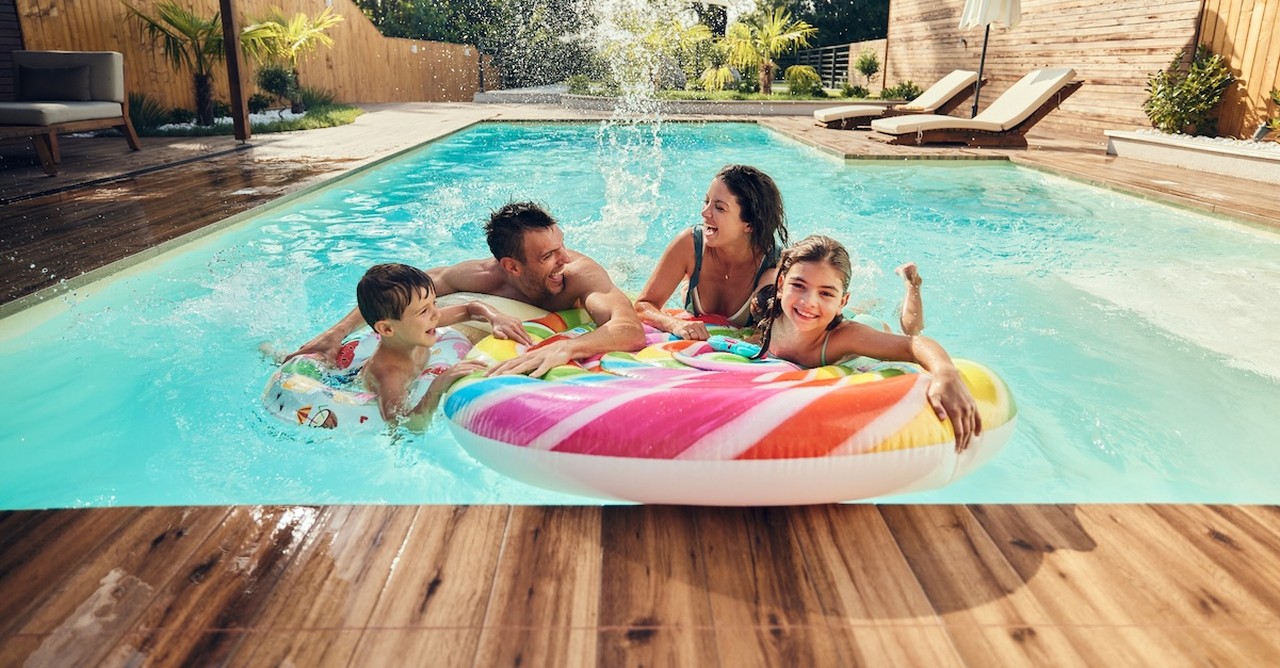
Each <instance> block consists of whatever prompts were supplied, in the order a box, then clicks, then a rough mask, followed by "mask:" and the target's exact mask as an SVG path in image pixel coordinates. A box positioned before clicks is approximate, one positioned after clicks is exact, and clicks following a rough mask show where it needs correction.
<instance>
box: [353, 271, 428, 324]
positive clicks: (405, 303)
mask: <svg viewBox="0 0 1280 668" xmlns="http://www.w3.org/2000/svg"><path fill="white" fill-rule="evenodd" d="M419 290H426V291H427V294H428V295H430V294H432V293H434V292H435V291H436V286H435V284H434V283H432V282H431V277H430V276H428V275H427V272H425V271H423V270H421V269H419V268H417V267H411V266H409V265H407V264H400V263H398V262H391V263H387V264H377V265H374V266H372V267H369V271H366V272H364V277H363V278H361V279H360V283H359V284H358V285H356V304H357V305H358V306H359V307H360V315H361V316H363V317H364V321H365V322H367V323H369V326H370V327H373V325H374V324H375V323H377V322H378V321H379V320H399V319H400V318H401V317H403V316H404V310H405V309H407V308H409V302H411V301H413V298H414V297H416V296H418V291H419Z"/></svg>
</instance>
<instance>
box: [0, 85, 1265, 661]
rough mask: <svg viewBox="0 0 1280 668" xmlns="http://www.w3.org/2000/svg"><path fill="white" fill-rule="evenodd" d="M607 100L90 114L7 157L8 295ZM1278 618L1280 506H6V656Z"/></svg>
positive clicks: (833, 649)
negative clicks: (118, 120)
mask: <svg viewBox="0 0 1280 668" xmlns="http://www.w3.org/2000/svg"><path fill="white" fill-rule="evenodd" d="M598 118H600V115H598V114H597V115H590V114H585V113H576V112H566V111H565V110H563V109H560V108H558V107H544V106H538V105H475V104H442V105H431V104H422V105H380V106H377V107H371V108H370V113H368V114H366V115H365V116H363V117H361V119H359V120H358V121H357V123H355V124H353V125H352V126H346V127H343V128H332V129H329V130H323V131H313V132H307V133H296V134H290V135H266V136H261V137H255V138H254V139H253V141H252V142H251V146H250V147H246V148H240V147H238V146H237V145H236V143H235V142H234V141H232V140H230V139H229V138H211V139H199V140H190V139H172V140H163V141H162V140H149V139H146V138H144V139H143V145H144V149H143V151H141V152H139V153H133V154H126V153H124V152H123V151H122V150H120V147H119V145H118V144H119V140H118V139H115V140H95V139H84V140H79V139H74V138H68V139H66V140H64V142H63V153H64V162H63V168H62V173H61V175H60V176H59V177H55V178H46V177H45V176H44V175H43V172H39V174H38V175H37V174H34V173H29V172H32V171H36V172H38V171H39V166H38V163H37V164H35V165H26V164H21V165H19V164H16V163H19V162H21V161H22V160H24V159H25V158H24V157H23V155H22V154H21V153H20V152H18V153H5V154H2V155H5V156H16V157H6V158H4V160H3V163H2V164H3V166H4V169H3V170H0V200H3V201H4V202H5V203H3V204H0V217H2V218H3V222H0V229H3V230H4V232H3V234H0V250H3V251H4V252H3V256H2V258H0V259H3V260H4V261H3V262H0V302H3V303H7V304H8V308H10V309H11V310H12V309H14V308H15V307H19V306H21V305H23V302H24V301H29V299H30V298H28V299H27V300H23V299H21V298H22V297H24V296H27V295H33V294H37V293H38V291H40V290H45V289H48V288H50V287H52V286H57V285H58V281H60V280H62V279H65V278H70V279H71V282H70V284H71V285H74V284H75V283H76V281H78V280H87V279H88V278H92V277H93V276H95V275H100V274H101V273H106V272H110V271H114V270H115V269H116V268H118V267H119V266H121V264H127V263H130V262H133V261H134V259H136V258H138V257H140V255H141V254H145V253H147V252H149V250H148V249H155V248H157V247H160V246H162V245H163V244H166V243H171V242H174V241H175V240H177V241H182V240H184V239H185V237H183V235H186V234H190V233H199V232H200V231H202V230H208V229H212V228H215V227H216V226H218V225H219V224H221V223H222V221H224V220H226V219H227V218H229V217H231V216H234V215H236V214H239V213H242V212H245V211H248V210H250V209H252V208H253V207H255V206H258V205H262V204H265V203H269V202H271V201H274V200H276V199H278V198H280V197H283V196H288V195H290V194H294V193H298V192H301V191H303V190H305V189H306V188H308V187H311V186H313V185H315V184H318V183H321V182H323V181H325V180H327V179H329V178H332V177H333V176H335V175H338V174H341V173H344V172H346V171H347V170H350V169H352V168H355V167H358V166H361V165H366V164H370V163H372V162H375V161H377V160H380V159H382V158H384V157H386V156H388V155H391V154H393V153H395V152H397V151H400V150H405V149H408V148H411V147H413V146H416V145H417V144H419V143H421V142H423V141H427V140H429V139H432V138H435V137H439V136H443V135H445V134H448V133H450V132H453V131H456V130H457V129H460V128H462V127H466V126H467V125H469V124H471V123H474V122H478V121H481V120H527V121H544V120H557V121H558V120H595V119H598ZM691 120H692V119H691ZM726 120H758V122H760V123H761V124H762V125H766V126H768V127H771V128H774V129H776V130H778V131H780V132H783V133H785V134H787V135H788V136H792V137H794V138H796V139H797V140H799V141H805V142H808V143H812V144H814V145H819V146H822V147H823V148H824V150H827V151H830V152H834V153H837V154H840V155H843V156H848V157H849V159H862V158H875V159H904V158H910V157H913V156H927V157H932V158H938V157H944V156H945V157H952V158H957V159H1009V160H1012V161H1013V162H1015V164H1020V165H1024V166H1028V167H1033V168H1038V169H1045V170H1047V171H1051V172H1054V173H1059V174H1064V175H1066V176H1068V177H1070V178H1077V179H1080V180H1084V181H1087V182H1091V183H1096V184H1097V185H1101V186H1104V187H1109V188H1116V189H1122V190H1129V191H1133V192H1136V193H1137V194H1139V195H1141V196H1145V197H1151V198H1153V199H1158V200H1161V201H1170V202H1172V203H1175V204H1177V205H1180V206H1185V207H1188V208H1196V209H1199V210H1204V211H1208V212H1210V213H1218V214H1221V215H1226V216H1230V217H1233V218H1235V219H1238V220H1245V221H1248V222H1251V223H1255V224H1259V225H1261V226H1269V227H1270V228H1272V229H1273V230H1274V229H1280V212H1277V210H1276V207H1275V204H1274V194H1273V193H1270V192H1269V191H1260V190H1259V189H1256V188H1254V189H1252V191H1251V192H1250V191H1249V189H1247V188H1243V187H1240V185H1239V184H1238V182H1235V180H1232V179H1228V178H1225V177H1215V176H1214V175H1206V174H1202V173H1198V172H1185V171H1183V170H1177V169H1174V168H1163V167H1158V166H1153V165H1150V164H1147V163H1136V162H1131V161H1126V160H1125V159H1123V158H1116V157H1114V156H1106V155H1105V141H1104V140H1103V139H1102V138H1099V139H1098V141H1097V143H1096V145H1095V144H1094V143H1092V141H1091V140H1090V139H1088V138H1057V137H1053V138H1050V137H1036V136H1034V135H1033V136H1032V138H1031V139H1032V148H1031V149H1030V150H1026V151H1017V152H1014V151H1007V150H992V149H981V150H969V149H954V148H907V147H887V146H883V145H878V144H875V143H874V142H870V141H866V140H865V138H863V137H862V136H861V135H862V134H863V133H857V132H845V131H837V130H822V129H820V128H815V127H812V125H811V121H809V120H808V119H805V118H787V117H783V118H771V119H726ZM108 144H109V145H108ZM1266 234H1273V232H1267V233H1266ZM42 269H49V270H50V271H49V272H44V271H42ZM84 272H96V273H91V274H89V275H88V276H87V277H85V278H81V277H82V276H83V275H84ZM49 273H54V274H56V275H55V276H53V277H50V276H48V274H49ZM1240 280H1241V281H1246V280H1249V279H1248V277H1240ZM45 294H46V295H47V294H50V293H45ZM1249 294H1252V293H1249ZM1254 306H1255V307H1256V308H1258V311H1259V312H1260V314H1259V316H1258V317H1261V318H1277V317H1280V314H1278V313H1277V312H1276V311H1280V309H1271V308H1266V304H1256V305H1254ZM1269 331H1272V332H1274V331H1280V328H1275V329H1271V330H1269ZM36 445H38V446H40V447H50V446H56V444H36ZM1278 638H1280V510H1277V508H1274V507H1237V506H1201V505H1168V506H1164V505H1148V504H1137V505H1079V506H1073V505H963V506H894V505H884V506H876V505H851V506H814V507H805V508H776V509H709V508H680V507H662V506H645V507H631V506H611V507H599V506H565V507H510V506H354V507H353V506H301V507H299V506H288V507H284V506H253V507H240V506H236V507H178V508H105V509H76V510H51V511H0V665H23V664H31V665H98V664H102V665H133V664H146V665H161V666H163V665H207V664H227V665H288V664H292V665H321V666H328V665H395V664H403V663H412V662H415V661H416V662H431V663H434V664H439V665H483V666H489V665H498V664H514V663H523V664H526V665H607V666H613V665H620V664H626V665H633V664H646V665H721V664H723V665H860V664H873V665H877V664H895V665H920V664H929V665H935V664H936V665H948V666H952V665H954V666H964V665H974V666H984V665H991V664H998V665H1010V664H1014V665H1055V666H1057V665H1101V664H1106V665H1143V666H1146V665H1183V664H1187V665H1206V664H1216V665H1267V664H1270V663H1274V662H1275V660H1276V659H1277V658H1278V657H1280V640H1278Z"/></svg>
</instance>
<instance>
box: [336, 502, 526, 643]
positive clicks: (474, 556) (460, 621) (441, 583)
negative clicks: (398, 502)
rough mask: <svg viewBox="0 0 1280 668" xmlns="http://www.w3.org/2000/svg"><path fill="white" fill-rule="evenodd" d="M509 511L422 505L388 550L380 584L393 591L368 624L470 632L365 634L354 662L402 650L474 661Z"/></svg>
mask: <svg viewBox="0 0 1280 668" xmlns="http://www.w3.org/2000/svg"><path fill="white" fill-rule="evenodd" d="M510 512H511V510H510V509H509V508H507V507H504V506H423V507H421V508H418V509H417V512H416V515H415V517H414V519H413V526H412V528H411V529H410V530H409V532H408V535H407V537H406V538H405V539H404V542H403V544H402V545H401V546H399V548H398V549H396V550H395V551H394V553H391V554H390V555H389V556H394V557H395V560H394V563H392V565H391V570H390V574H389V576H388V577H387V578H386V582H385V585H384V586H383V587H382V591H384V592H386V593H387V594H388V595H385V596H381V597H380V598H379V600H378V603H377V606H376V607H375V608H374V610H373V614H372V615H371V616H370V617H369V622H368V626H370V627H373V628H380V629H392V628H402V629H431V630H434V629H452V630H459V631H461V630H465V633H464V632H451V633H449V634H445V635H436V634H433V633H421V634H414V633H401V634H392V635H387V636H379V637H372V636H370V637H362V638H361V640H360V644H359V647H357V648H356V652H355V655H354V657H353V659H352V660H353V661H354V662H355V665H378V664H382V663H385V661H386V660H387V659H389V658H394V657H404V656H433V657H435V659H436V660H438V661H440V662H441V663H442V664H445V665H457V664H460V663H469V662H471V661H472V660H474V657H475V656H476V651H477V647H478V645H479V643H480V636H481V627H482V624H483V623H484V620H485V617H486V614H487V612H488V609H489V606H490V603H489V602H490V600H491V598H492V588H493V586H494V578H495V577H496V574H495V570H494V569H495V567H496V565H497V563H498V558H499V554H500V553H501V551H502V550H503V547H504V546H503V543H504V527H505V526H506V524H507V521H508V515H509V514H510ZM391 547H393V546H388V549H390V548H391ZM439 638H448V639H450V642H449V643H448V644H441V643H440V642H438V639H439ZM389 641H390V642H391V644H388V642H389Z"/></svg>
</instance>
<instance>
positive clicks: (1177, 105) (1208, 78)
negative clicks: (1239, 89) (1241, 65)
mask: <svg viewBox="0 0 1280 668" xmlns="http://www.w3.org/2000/svg"><path fill="white" fill-rule="evenodd" d="M1185 55H1186V53H1185V51H1179V52H1178V55H1176V56H1174V58H1173V62H1171V63H1169V67H1168V68H1167V69H1164V70H1161V71H1159V72H1156V73H1155V74H1153V75H1151V78H1149V79H1147V94H1148V97H1147V101H1146V102H1143V103H1142V110H1143V111H1144V112H1146V114H1147V118H1149V119H1151V125H1152V126H1153V127H1155V128H1156V129H1158V130H1161V131H1163V132H1168V133H1173V134H1177V133H1183V134H1188V135H1194V134H1209V135H1212V134H1216V132H1217V129H1216V127H1214V126H1215V125H1216V124H1217V118H1215V116H1214V112H1215V111H1216V110H1217V108H1218V103H1219V102H1221V101H1222V94H1223V93H1224V92H1225V91H1226V90H1227V86H1230V85H1231V82H1233V81H1235V77H1234V76H1233V75H1232V74H1231V70H1230V69H1228V68H1227V63H1226V61H1224V60H1223V59H1222V56H1219V55H1218V54H1216V53H1214V52H1212V51H1210V50H1209V47H1207V46H1205V45H1203V44H1201V45H1200V46H1198V47H1196V52H1195V55H1194V57H1192V59H1191V62H1190V63H1186V64H1184V62H1183V61H1184V56H1185Z"/></svg>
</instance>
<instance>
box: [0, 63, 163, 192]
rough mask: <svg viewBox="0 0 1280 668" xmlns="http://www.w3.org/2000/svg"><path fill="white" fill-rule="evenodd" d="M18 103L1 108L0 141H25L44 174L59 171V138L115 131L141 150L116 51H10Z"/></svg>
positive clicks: (11, 103) (0, 103)
mask: <svg viewBox="0 0 1280 668" xmlns="http://www.w3.org/2000/svg"><path fill="white" fill-rule="evenodd" d="M13 68H14V80H15V84H16V85H15V87H16V89H17V100H16V101H14V102H0V139H14V138H18V139H29V140H30V141H31V142H32V143H33V144H34V145H35V148H36V153H37V154H38V155H39V156H40V163H41V165H42V166H43V167H44V171H45V173H47V174H49V175H50V176H52V175H54V174H56V173H57V171H58V163H59V162H61V161H62V155H61V153H60V152H59V150H58V134H59V133H62V132H80V131H84V130H99V129H103V128H118V129H119V130H120V132H121V133H123V134H124V137H125V140H127V141H128V142H129V147H130V148H132V149H133V150H135V151H137V150H139V149H140V148H141V145H140V144H139V143H138V135H137V133H135V132H134V131H133V124H132V123H130V122H129V104H128V98H126V97H125V89H124V57H123V56H121V55H120V54H119V53H118V52H115V51H14V52H13Z"/></svg>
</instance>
